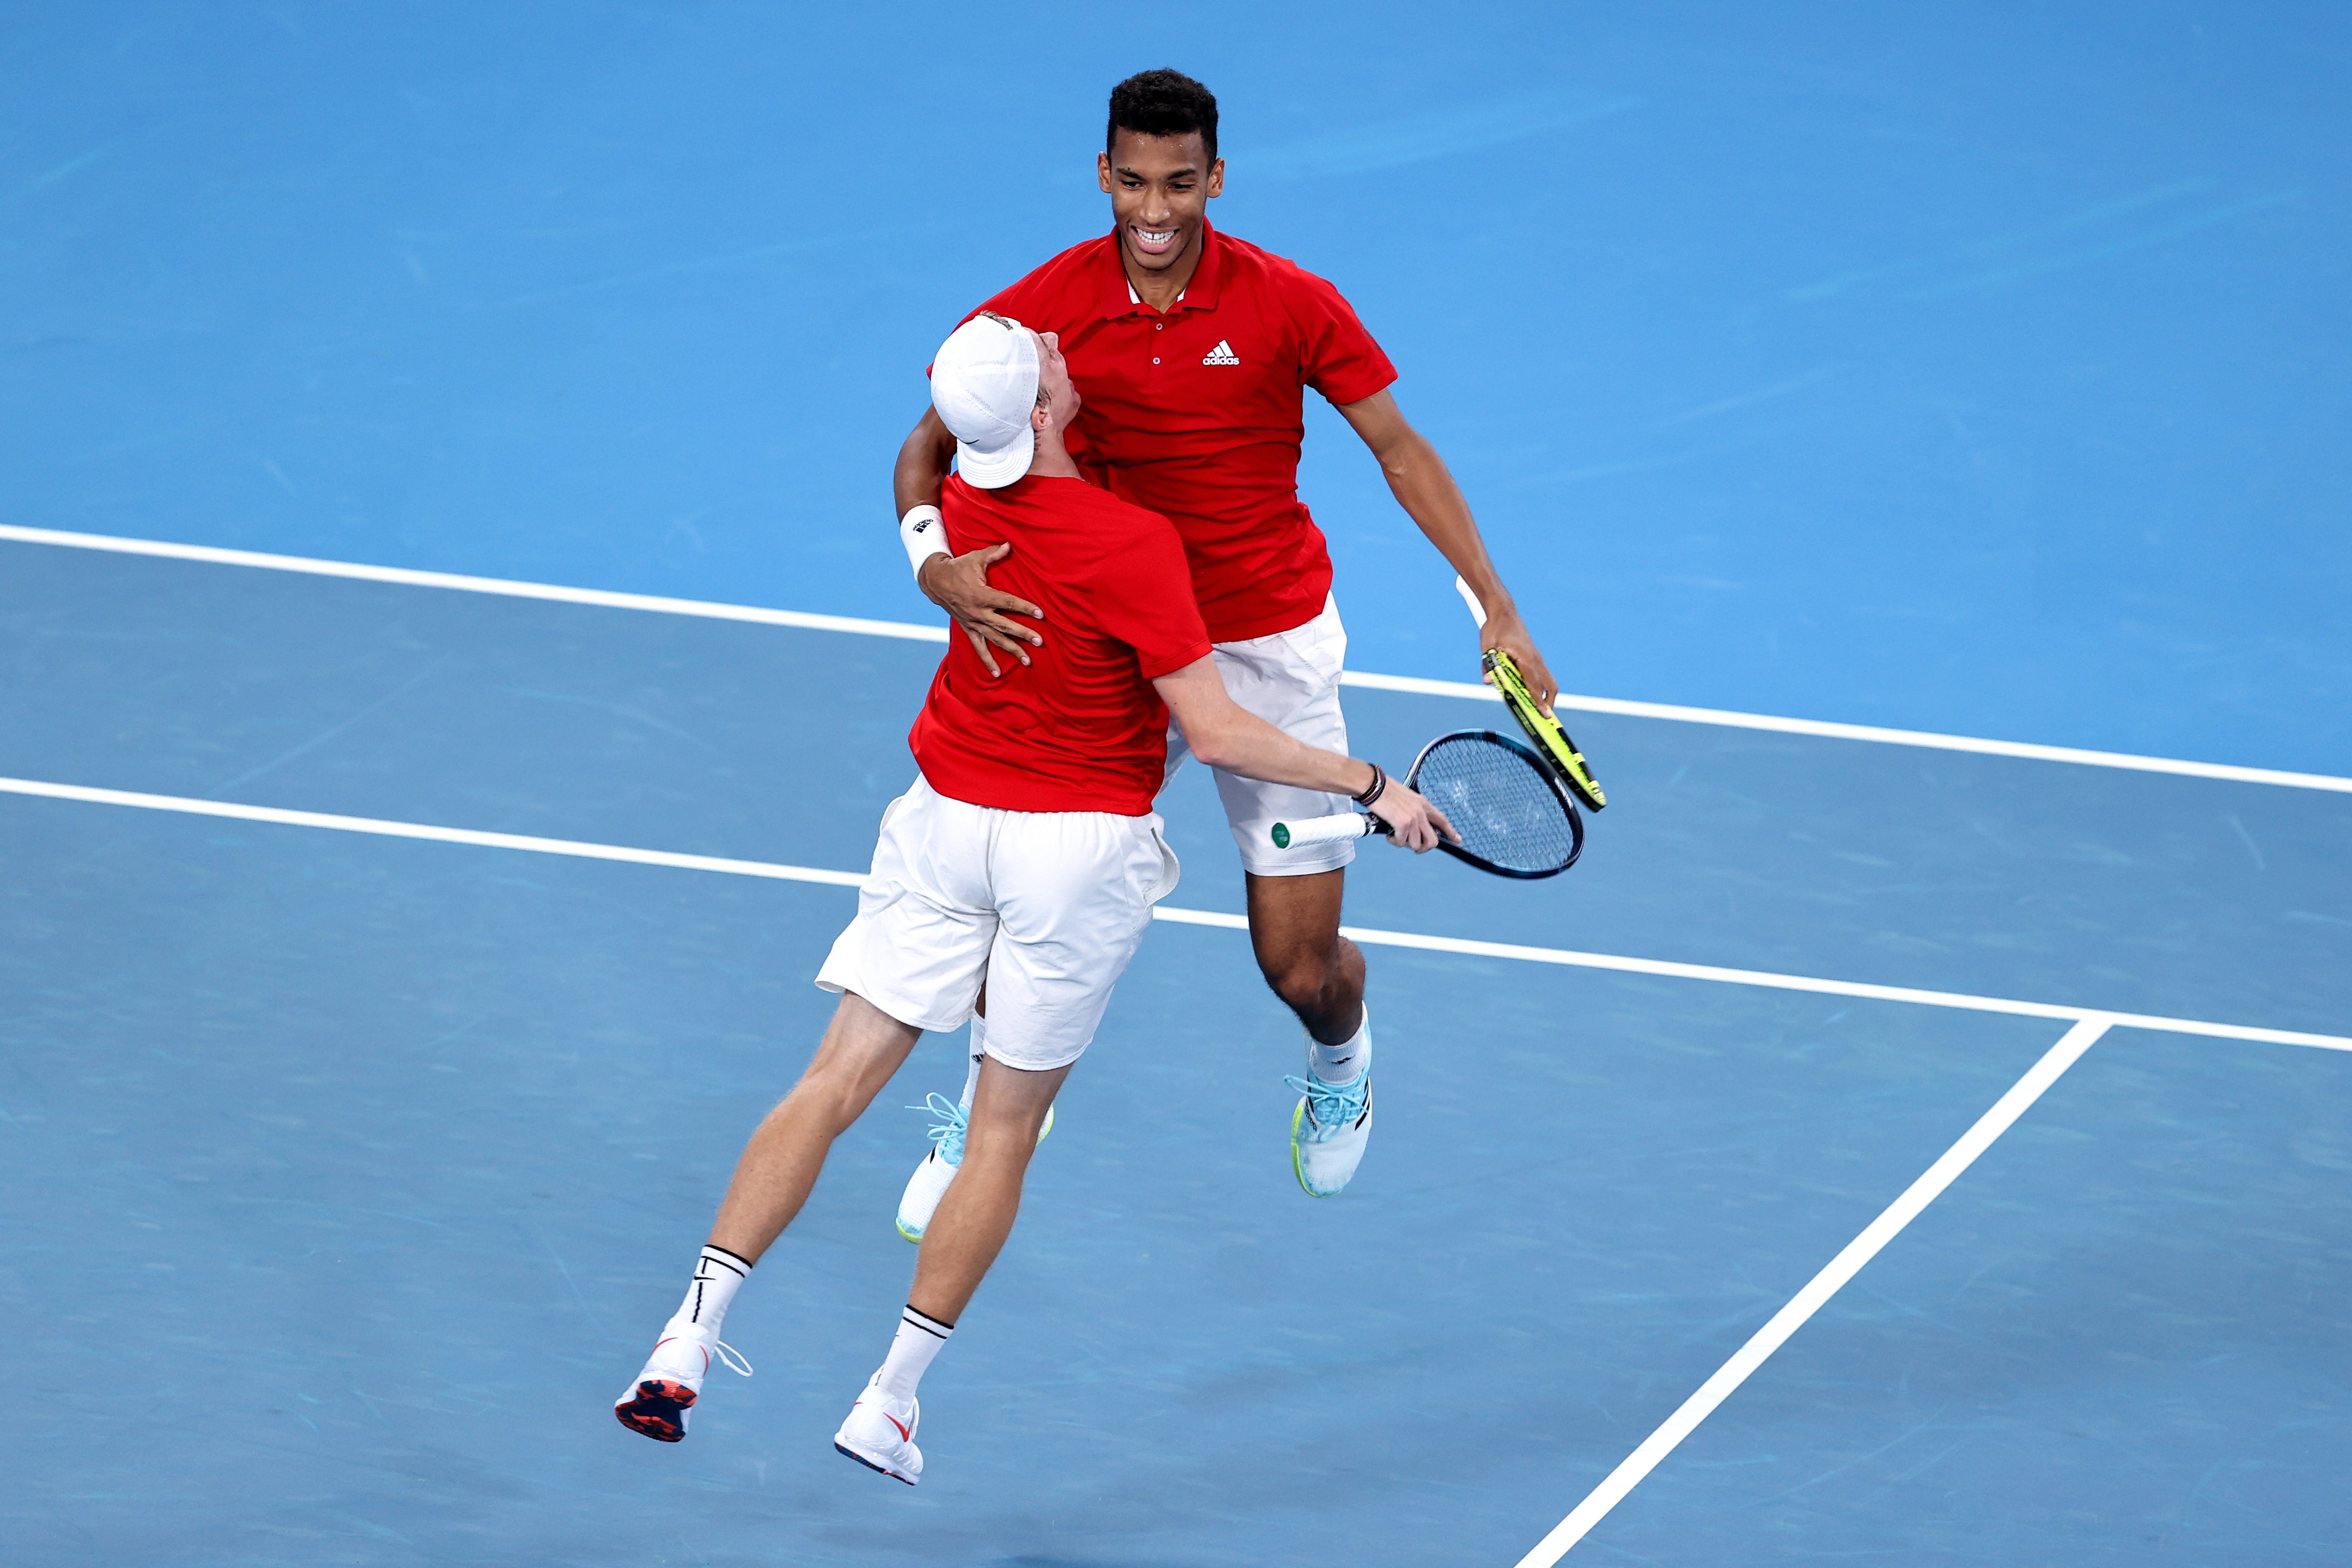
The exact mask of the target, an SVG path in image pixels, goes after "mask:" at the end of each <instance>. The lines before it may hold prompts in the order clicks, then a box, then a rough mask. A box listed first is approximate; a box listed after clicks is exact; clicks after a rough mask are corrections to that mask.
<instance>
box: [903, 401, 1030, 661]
mask: <svg viewBox="0 0 2352 1568" xmlns="http://www.w3.org/2000/svg"><path fill="white" fill-rule="evenodd" d="M954 457H955V436H954V435H953V434H950V431H949V430H948V427H947V426H946V425H944V424H942V423H940V416H939V414H938V413H935V412H933V411H932V410H930V409H928V408H927V409H925V410H923V417H922V418H921V419H920V420H919V421H917V422H916V424H915V428H914V429H913V430H911V431H909V432H908V434H907V439H906V441H905V442H904V443H903V444H901V445H900V446H899V448H898V466H897V467H896V468H895V469H894V470H893V471H892V473H891V486H890V487H891V490H892V492H893V494H894V496H895V497H896V499H897V501H898V516H899V517H905V516H906V515H907V513H908V510H909V509H911V508H913V507H936V506H938V505H939V504H940V486H941V485H943V484H945V483H946V482H947V476H948V464H949V463H950V461H952V460H953V459H954ZM1012 553H1013V547H1012V546H1011V545H998V546H996V547H994V548H993V549H984V550H973V551H972V552H971V553H970V554H969V555H952V556H951V555H935V556H932V557H931V558H930V559H928V560H926V561H924V562H923V564H922V566H921V567H920V569H919V570H917V571H916V573H915V586H916V587H918V588H919V589H921V590H922V591H923V594H924V596H925V597H926V598H928V599H929V600H930V601H931V602H932V603H934V604H936V605H938V606H939V607H940V609H942V610H944V611H946V612H948V613H949V614H950V615H952V616H954V617H955V618H956V622H957V624H959V625H961V627H962V628H963V634H964V635H965V636H967V637H969V638H971V646H972V651H973V652H975V653H978V654H979V655H980V662H981V663H982V664H985V665H987V666H988V673H989V674H992V675H993V674H1001V673H1002V672H1000V671H999V670H998V669H997V666H996V655H995V654H994V653H992V652H991V651H990V649H991V647H992V646H994V647H997V648H1002V649H1003V650H1004V651H1005V652H1006V653H1011V654H1013V656H1014V657H1016V658H1018V659H1019V660H1020V661H1021V662H1022V663H1023V664H1027V663H1028V662H1029V650H1030V649H1031V648H1032V647H1034V646H1037V645H1039V644H1042V643H1044V642H1045V637H1044V636H1043V635H1042V634H1040V633H1039V632H1037V631H1036V629H1035V628H1034V627H1030V626H1024V625H1022V624H1021V623H1020V622H1017V621H1011V620H1007V619H1006V617H1007V616H1010V615H1026V616H1029V617H1031V618H1032V619H1033V620H1037V621H1043V620H1044V619H1045V612H1044V611H1042V610H1040V609H1038V608H1037V607H1036V606H1035V605H1034V604H1032V603H1030V602H1029V601H1027V600H1025V599H1023V598H1020V597H1018V596H1017V595H1014V594H1010V593H1002V592H999V591H997V590H995V589H993V588H991V587H989V586H988V569H989V568H990V567H992V566H994V565H995V564H996V563H997V562H998V561H1000V560H1003V559H1004V558H1005V557H1006V556H1008V555H1011V554H1012Z"/></svg>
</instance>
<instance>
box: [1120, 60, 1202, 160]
mask: <svg viewBox="0 0 2352 1568" xmlns="http://www.w3.org/2000/svg"><path fill="white" fill-rule="evenodd" d="M1120 131H1134V132H1135V133H1136V134H1137V135H1139V136H1181V135H1183V134H1184V133H1185V132H1187V131H1199V132H1200V133H1201V146H1202V150H1203V151H1204V152H1206V153H1207V154H1208V159H1209V162H1212V163H1213V162H1216V161H1217V95H1216V94H1215V93H1213V92H1211V91H1210V90H1209V89H1207V88H1204V87H1202V85H1201V84H1200V83H1199V82H1196V81H1194V80H1193V79H1192V78H1191V77H1188V76H1186V75H1185V74H1184V73H1183V72H1182V71H1171V70H1157V71H1138V72H1137V73H1136V74H1135V75H1133V76H1131V77H1129V78H1127V79H1126V80H1125V81H1123V82H1121V83H1119V84H1118V86H1117V87H1115V88H1113V89H1110V129H1109V130H1108V131H1105V132H1104V133H1103V151H1104V152H1110V151H1112V150H1113V147H1114V144H1115V143H1117V141H1118V133H1119V132H1120Z"/></svg>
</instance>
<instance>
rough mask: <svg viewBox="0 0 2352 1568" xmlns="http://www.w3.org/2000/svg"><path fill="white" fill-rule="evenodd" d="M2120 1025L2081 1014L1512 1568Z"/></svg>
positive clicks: (1742, 1378)
mask: <svg viewBox="0 0 2352 1568" xmlns="http://www.w3.org/2000/svg"><path fill="white" fill-rule="evenodd" d="M2120 1021H2121V1020H2120V1019H2112V1018H2108V1017H2105V1016H2103V1015H2101V1014H2097V1013H2089V1014H2085V1015H2084V1017H2083V1018H2082V1019H2079V1020H2078V1021H2077V1022H2076V1023H2075V1025H2074V1028H2072V1029H2070V1030H2067V1031H2066V1032H2065V1034H2064V1035H2063V1036H2062V1037H2061V1038H2060V1040H2059V1041H2058V1043H2057V1044H2055V1045H2053V1046H2052V1047H2051V1048H2050V1049H2049V1050H2048V1051H2044V1052H2043V1053H2042V1060H2041V1061H2036V1062H2035V1063H2034V1064H2033V1065H2032V1067H2031V1068H2029V1069H2027V1071H2026V1073H2025V1076H2024V1077H2022V1078H2021V1079H2019V1080H2018V1081H2017V1082H2015V1083H2013V1084H2011V1086H2010V1090H2009V1092H2008V1093H2006V1094H2004V1095H2002V1096H2001V1097H2000V1099H1999V1100H1996V1101H1994V1102H1993V1105H1992V1109H1991V1110H1990V1111H1987V1112H1986V1113H1984V1114H1983V1115H1981V1116H1979V1117H1978V1118H1977V1123H1976V1125H1974V1126H1972V1127H1970V1128H1969V1130H1968V1131H1967V1132H1965V1133H1963V1134H1960V1139H1959V1142H1958V1143H1956V1144H1954V1145H1952V1146H1951V1147H1950V1148H1948V1149H1946V1150H1945V1151H1944V1153H1943V1155H1942V1157H1941V1158H1939V1159H1937V1161H1936V1163H1935V1164H1934V1165H1932V1166H1928V1167H1927V1170H1926V1171H1925V1172H1924V1173H1922V1174H1921V1176H1920V1177H1919V1179H1918V1180H1917V1181H1915V1182H1913V1183H1912V1184H1911V1185H1910V1186H1907V1187H1906V1188H1904V1189H1903V1196H1902V1197H1898V1198H1896V1199H1895V1201H1894V1202H1893V1203H1890V1204H1888V1205H1887V1206H1886V1208H1885V1212H1884V1213H1882V1214H1880V1215H1879V1217H1878V1218H1875V1219H1874V1220H1872V1221H1871V1222H1870V1224H1869V1225H1868V1226H1867V1227H1865V1228H1864V1230H1863V1232H1862V1234H1861V1235H1859V1236H1857V1237H1855V1238H1854V1239H1853V1240H1851V1241H1849V1242H1847V1243H1846V1244H1845V1248H1844V1249H1843V1250H1842V1251H1841V1252H1839V1253H1838V1255H1837V1256H1836V1257H1834V1258H1832V1259H1831V1260H1829V1262H1828V1264H1827V1265H1826V1266H1825V1267H1824V1268H1823V1269H1822V1271H1821V1272H1820V1273H1818V1274H1816V1275H1814V1276H1813V1277H1812V1278H1811V1280H1809V1281H1806V1282H1805V1287H1804V1289H1802V1290H1801V1291H1798V1292H1797V1293H1796V1294H1795V1295H1793V1296H1791V1297H1790V1298H1789V1303H1788V1305H1786V1306H1784V1307H1782V1308H1781V1309H1780V1311H1779V1312H1775V1313H1773V1314H1772V1318H1771V1321H1770V1322H1767V1323H1766V1324H1765V1325H1764V1326H1763V1327H1762V1328H1760V1329H1758V1330H1757V1331H1756V1333H1754V1334H1753V1335H1752V1336H1751V1337H1750V1338H1749V1339H1748V1343H1746V1344H1743V1345H1741V1346H1740V1347H1739V1348H1738V1350H1737V1351H1735V1352H1733V1353H1732V1356H1731V1359H1730V1360H1729V1361H1727V1362H1725V1363H1724V1364H1722V1365H1721V1366H1719V1367H1717V1369H1716V1372H1715V1375H1714V1376H1712V1377H1710V1378H1708V1379H1707V1380H1706V1382H1705V1383H1702V1384H1700V1385H1698V1391H1697V1392H1696V1393H1695V1394H1693V1395H1692V1396H1690V1397H1689V1398H1687V1399H1685V1400H1684V1401H1683V1402H1682V1405H1681V1406H1680V1407H1679V1408H1677V1409H1676V1410H1675V1413H1674V1414H1673V1415H1671V1416H1667V1417H1666V1418H1665V1420H1664V1423H1663V1424H1661V1425H1660V1426H1659V1427H1658V1429H1657V1430H1656V1431H1654V1432H1653V1433H1651V1434H1650V1435H1649V1437H1645V1438H1643V1441H1642V1446H1641V1447H1640V1448H1635V1449H1634V1450H1633V1452H1632V1453H1630V1454H1628V1455H1626V1456H1625V1458H1624V1460H1623V1461H1622V1463H1620V1464H1619V1465H1618V1467H1617V1468H1616V1469H1613V1470H1612V1471H1610V1472H1609V1474H1608V1475H1607V1477H1605V1478H1604V1479H1602V1480H1601V1484H1600V1485H1599V1486H1597V1487H1594V1488H1593V1489H1592V1490H1591V1492H1590V1493H1589V1494H1587V1496H1586V1497H1585V1499H1584V1500H1583V1501H1582V1502H1580V1503H1578V1504H1577V1505H1576V1507H1575V1508H1574V1509H1573V1510H1571V1511H1570V1513H1569V1516H1568V1517H1567V1518H1566V1519H1563V1520H1561V1521H1559V1524H1557V1525H1555V1526H1554V1527H1553V1528H1552V1531H1551V1533H1550V1534H1549V1535H1547V1536H1545V1537H1544V1538H1543V1539H1542V1540H1541V1541H1539V1542H1536V1544H1535V1546H1534V1548H1533V1549H1532V1550H1531V1551H1529V1552H1528V1554H1527V1555H1526V1556H1524V1557H1522V1558H1520V1559H1519V1561H1518V1563H1517V1568H1552V1564H1553V1563H1558V1562H1559V1560H1560V1559H1561V1558H1562V1557H1564V1556H1566V1555H1567V1554H1568V1550H1569V1548H1570V1547H1571V1546H1574V1545H1575V1544H1576V1543H1577V1542H1580V1541H1581V1540H1583V1539H1584V1537H1585V1534H1586V1532H1587V1531H1590V1530H1591V1528H1592V1527H1593V1526H1594V1525H1596V1524H1598V1523H1600V1522H1601V1520H1602V1518H1604V1517H1605V1516H1606V1515H1607V1514H1608V1512H1609V1511H1610V1510H1611V1509H1612V1508H1615V1507H1616V1506H1617V1505H1618V1503H1619V1502H1621V1501H1622V1500H1624V1497H1625V1494H1626V1493H1627V1492H1630V1491H1632V1490H1633V1489H1634V1488H1635V1487H1637V1486H1639V1485H1641V1484H1642V1480H1643V1477H1645V1476H1647V1475H1648V1474H1649V1473H1650V1472H1651V1471H1652V1470H1654V1469H1657V1468H1658V1463H1659V1461H1660V1460H1662V1459H1664V1458H1665V1457H1666V1456H1667V1455H1668V1454H1670V1453H1672V1452H1674V1450H1675V1447H1676V1446H1677V1445H1678V1444H1680V1443H1681V1442H1682V1440H1683V1439H1684V1438H1685V1437H1689V1436H1690V1435H1691V1433H1692V1432H1693V1431H1695V1430H1696V1428H1697V1427H1698V1424H1699V1423H1700V1422H1702V1421H1704V1420H1706V1418H1707V1417H1708V1416H1711V1415H1713V1414H1714V1413H1715V1409H1716V1406H1719V1405H1721V1404H1722V1403H1723V1402H1724V1401H1725V1400H1726V1399H1727V1398H1729V1397H1730V1396H1731V1394H1732V1391H1733V1390H1734V1389H1736V1388H1738V1386H1739V1385H1741V1384H1743V1383H1745V1382H1747V1381H1748V1376H1749V1375H1750V1374H1752V1373H1754V1372H1755V1370H1756V1369H1757V1368H1758V1367H1759V1366H1762V1365H1763V1364H1764V1363H1765V1362H1766V1361H1767V1360H1768V1359H1769V1357H1770V1356H1771V1354H1772V1353H1773V1352H1774V1351H1776V1350H1779V1349H1780V1347H1781V1346H1782V1345H1783V1344H1785V1343H1788V1340H1789V1336H1790V1335H1791V1334H1793V1333H1796V1332H1797V1331H1798V1330H1799V1329H1800V1328H1802V1327H1803V1326H1804V1324H1805V1320H1806V1319H1808V1318H1810V1317H1811V1316H1812V1315H1813V1314H1814V1313H1815V1312H1819V1311H1821V1309H1822V1306H1823V1305H1825V1304H1826V1303H1827V1302H1828V1301H1829V1299H1830V1298H1831V1297H1832V1296H1834V1295H1836V1294H1837V1293H1838V1291H1840V1290H1842V1289H1843V1288H1844V1286H1845V1283H1846V1281H1849V1280H1851V1279H1853V1277H1854V1276H1855V1275H1856V1274H1858V1273H1860V1272H1861V1271H1862V1267H1863V1265H1864V1264H1865V1263H1867V1262H1869V1261H1870V1260H1872V1259H1873V1258H1875V1257H1877V1256H1878V1254H1879V1252H1880V1250H1881V1249H1884V1248H1885V1246H1886V1244H1887V1243H1888V1242H1890V1241H1892V1240H1894V1239H1895V1237H1897V1236H1899V1235H1901V1234H1902V1232H1903V1228H1904V1227H1906V1226H1907V1225H1909V1224H1910V1223H1911V1222H1912V1221H1913V1220H1914V1219H1916V1218H1919V1215H1920V1212H1921V1211H1922V1210H1923V1209H1925V1208H1926V1207H1927V1206H1928V1205H1929V1204H1931V1203H1933V1202H1935V1201H1936V1199H1937V1197H1940V1196H1941V1195H1942V1193H1943V1191H1944V1189H1945V1188H1946V1187H1948V1186H1951V1185H1952V1183H1953V1181H1954V1180H1955V1179H1957V1178H1958V1176H1959V1174H1960V1173H1961V1172H1962V1171H1964V1170H1967V1169H1968V1168H1969V1166H1971V1165H1974V1164H1975V1163H1976V1159H1977V1156H1978V1155H1981V1154H1983V1153H1984V1152H1985V1151H1986V1150H1987V1149H1989V1148H1990V1147H1992V1145H1993V1141H1994V1140H1995V1139H1997V1138H1999V1137H2000V1135H2001V1134H2003V1133H2006V1132H2008V1131H2009V1129H2010V1127H2011V1125H2012V1124H2015V1123H2016V1121H2017V1119H2018V1117H2020V1116H2021V1115H2023V1114H2024V1113H2025V1111H2026V1108H2027V1107H2028V1106H2030V1105H2032V1103H2034V1102H2035V1101H2036V1100H2039V1099H2041V1098H2042V1092H2043V1091H2045V1090H2047V1089H2048V1088H2049V1087H2050V1086H2051V1085H2052V1084H2053V1083H2055V1082H2058V1080H2059V1078H2060V1077H2061V1076H2062V1075H2063V1074H2064V1072H2065V1071H2066V1070H2067V1069H2068V1068H2070V1067H2072V1066H2074V1063H2075V1062H2076V1061H2079V1060H2081V1058H2082V1055H2083V1053H2084V1051H2088V1050H2090V1049H2091V1046H2092V1044H2093V1043H2094V1042H2095V1041H2096V1040H2098V1038H2099V1037H2100V1036H2101V1035H2103V1034H2105V1033H2106V1032H2107V1030H2109V1029H2110V1028H2112V1027H2114V1025H2116V1023H2118V1022H2120Z"/></svg>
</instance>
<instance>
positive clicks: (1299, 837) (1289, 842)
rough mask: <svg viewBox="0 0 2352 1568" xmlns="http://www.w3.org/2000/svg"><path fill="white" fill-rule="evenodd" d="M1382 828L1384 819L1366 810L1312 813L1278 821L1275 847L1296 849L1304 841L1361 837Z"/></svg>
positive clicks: (1310, 842) (1320, 842)
mask: <svg viewBox="0 0 2352 1568" xmlns="http://www.w3.org/2000/svg"><path fill="white" fill-rule="evenodd" d="M1379 831H1381V820H1380V819H1379V818H1378V817H1374V816H1371V815H1369V814H1368V813H1365V812H1362V811H1342V812H1340V813H1339V815H1338V816H1336V817H1309V818H1308V819H1307V821H1303V822H1276V824H1275V825H1274V847H1275V848H1276V849H1278V850H1295V849H1297V847H1298V846H1299V845H1301V844H1328V843H1333V842H1336V841H1339V840H1340V839H1360V838H1362V837H1364V836H1365V835H1366V834H1368V833H1377V832H1379Z"/></svg>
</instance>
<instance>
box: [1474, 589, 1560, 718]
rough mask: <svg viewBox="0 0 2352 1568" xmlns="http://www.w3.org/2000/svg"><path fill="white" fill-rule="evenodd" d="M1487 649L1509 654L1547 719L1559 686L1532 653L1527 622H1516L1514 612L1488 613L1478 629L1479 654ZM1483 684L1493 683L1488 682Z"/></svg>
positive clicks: (1533, 643) (1533, 642)
mask: <svg viewBox="0 0 2352 1568" xmlns="http://www.w3.org/2000/svg"><path fill="white" fill-rule="evenodd" d="M1489 648H1500V649H1502V650H1503V651H1504V652H1505V653H1508V654H1510V655H1511V658H1512V661H1513V662H1514V663H1516V664H1517V665H1518V666H1519V674H1520V675H1521V676H1522V677H1523V678H1524V679H1525V680H1526V681H1527V683H1528V694H1529V695H1532V696H1533V697H1534V698H1535V699H1536V703H1537V705H1538V706H1540V707H1541V708H1542V709H1543V710H1544V712H1545V714H1546V715H1547V716H1549V714H1550V712H1551V705H1552V699H1554V698H1555V697H1557V696H1559V682H1558V681H1555V680H1553V679H1552V678H1551V666H1550V665H1549V664H1545V663H1544V656H1543V655H1542V654H1541V653H1537V652H1536V640H1535V639H1534V638H1533V637H1530V636H1529V635H1528V623H1527V622H1524V621H1522V620H1520V619H1519V612H1518V611H1517V609H1514V608H1506V609H1503V610H1497V611H1490V612H1488V613H1487V616H1486V625H1484V626H1482V627H1480V628H1479V629H1478V651H1479V652H1480V653H1485V652H1486V650H1488V649H1489ZM1486 684H1487V685H1494V684H1495V683H1494V681H1493V680H1492V679H1488V680H1487V682H1486Z"/></svg>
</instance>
